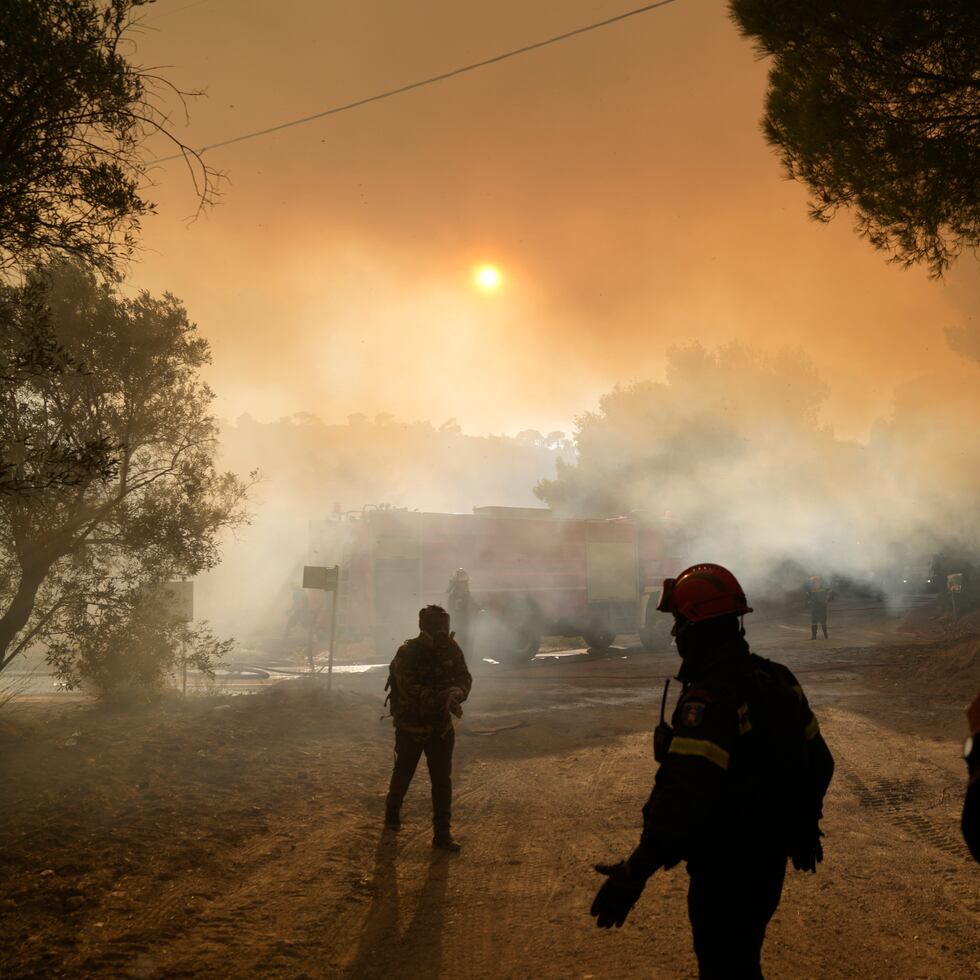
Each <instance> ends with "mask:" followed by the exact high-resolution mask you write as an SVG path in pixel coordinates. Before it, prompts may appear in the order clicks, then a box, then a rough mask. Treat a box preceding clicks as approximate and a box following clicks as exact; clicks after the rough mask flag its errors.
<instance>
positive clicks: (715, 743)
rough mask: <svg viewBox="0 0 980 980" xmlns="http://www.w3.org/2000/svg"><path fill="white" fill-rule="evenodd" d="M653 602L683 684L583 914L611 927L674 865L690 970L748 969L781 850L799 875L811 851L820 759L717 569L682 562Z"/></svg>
mask: <svg viewBox="0 0 980 980" xmlns="http://www.w3.org/2000/svg"><path fill="white" fill-rule="evenodd" d="M657 608H658V609H659V610H660V611H661V612H669V613H673V616H674V629H673V635H674V638H675V642H676V644H677V652H678V653H679V654H680V656H681V661H682V663H681V669H680V671H679V673H678V678H679V680H680V681H681V682H682V683H683V685H684V686H683V692H682V694H681V697H680V700H679V701H678V704H677V708H676V710H675V711H674V715H673V718H672V721H671V724H670V725H669V726H668V725H666V724H664V723H661V725H660V726H658V728H657V733H656V736H657V737H656V739H655V745H656V749H655V755H656V758H657V761H658V762H659V763H660V768H659V769H658V771H657V775H656V780H655V782H654V786H653V791H652V792H651V793H650V798H649V800H647V803H646V806H644V808H643V833H642V835H641V837H640V843H639V845H638V846H637V848H636V850H635V851H633V853H632V855H630V857H629V858H628V859H627V860H626V861H621V862H619V863H618V864H613V865H602V864H598V865H596V870H597V871H598V872H600V873H601V874H604V875H607V876H608V877H607V880H606V882H605V883H604V884H603V885H602V887H601V888H600V889H599V892H598V894H597V895H596V897H595V901H594V902H593V904H592V910H591V911H592V915H593V916H595V917H596V919H597V925H599V926H600V927H602V928H606V929H608V928H609V927H610V926H613V925H615V926H617V927H618V926H621V925H622V924H623V922H624V921H625V920H626V917H627V915H628V914H629V911H630V909H631V908H632V907H633V905H634V904H635V903H636V901H637V899H638V898H639V897H640V894H641V893H642V891H643V888H644V886H645V885H646V882H647V879H648V878H649V877H650V876H651V875H652V874H653V873H654V872H655V871H657V870H658V869H660V868H665V869H666V868H672V867H674V865H676V864H678V863H679V862H681V861H686V862H687V872H688V875H689V878H690V886H689V889H688V913H689V916H690V920H691V930H692V933H693V937H694V951H695V953H696V954H697V958H698V969H699V975H700V976H701V977H704V978H716V977H724V978H732V977H738V978H740V980H742V978H757V977H761V976H762V969H761V965H760V955H761V952H762V944H763V941H764V939H765V934H766V927H767V925H768V924H769V920H770V919H771V918H772V915H773V913H774V912H775V911H776V908H777V906H778V905H779V900H780V897H781V894H782V888H783V878H784V875H785V872H786V859H787V857H790V858H792V861H793V866H794V867H795V868H797V869H798V870H800V871H815V870H816V867H817V864H818V863H819V862H820V861H821V860H822V859H823V849H822V847H821V845H820V837H821V836H822V835H821V833H820V826H819V824H820V819H821V817H822V815H823V813H822V807H823V798H824V794H825V793H826V791H827V787H828V786H829V785H830V780H831V777H832V776H833V771H834V760H833V757H832V756H831V754H830V751H829V749H828V748H827V745H826V743H825V742H824V740H823V738H822V736H821V735H820V726H819V725H818V724H817V719H816V718H815V717H814V715H813V712H812V711H811V710H810V706H809V704H808V703H807V699H806V696H805V695H804V693H803V689H802V688H801V687H800V685H799V683H798V682H797V680H796V678H795V677H794V676H793V674H792V673H791V672H790V671H789V670H788V669H787V668H786V667H783V666H782V665H781V664H777V663H773V662H772V661H770V660H765V659H764V658H762V657H759V656H756V655H755V654H753V653H751V652H750V651H749V647H748V644H747V643H746V642H745V639H744V632H745V631H744V630H743V629H742V628H741V623H740V618H741V617H742V616H743V615H744V614H745V613H750V612H752V609H751V608H750V607H749V606H748V604H747V603H746V600H745V595H744V593H743V591H742V588H741V586H740V585H739V583H738V581H737V579H736V578H735V576H734V575H732V573H731V572H729V571H728V570H727V569H725V568H722V567H721V566H720V565H694V566H692V567H691V568H688V569H685V570H684V571H683V572H681V574H680V575H679V576H678V577H677V578H676V579H667V580H666V581H665V582H664V590H663V594H662V596H661V599H660V602H659V604H658V606H657Z"/></svg>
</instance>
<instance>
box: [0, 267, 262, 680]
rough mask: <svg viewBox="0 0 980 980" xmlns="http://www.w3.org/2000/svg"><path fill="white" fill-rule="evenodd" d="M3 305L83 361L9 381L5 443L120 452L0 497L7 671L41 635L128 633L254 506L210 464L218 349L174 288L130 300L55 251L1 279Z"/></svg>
mask: <svg viewBox="0 0 980 980" xmlns="http://www.w3.org/2000/svg"><path fill="white" fill-rule="evenodd" d="M0 309H3V310H4V311H6V314H7V315H8V316H12V317H13V318H14V320H15V322H20V323H25V324H26V323H28V322H30V320H31V318H32V317H33V318H40V321H41V322H42V323H43V330H42V331H40V333H41V335H42V336H46V337H47V338H48V343H49V344H50V345H51V349H53V350H57V351H60V352H63V353H62V354H60V355H59V356H60V357H63V359H64V360H65V363H68V364H70V365H75V366H77V369H72V370H62V371H58V372H47V371H45V372H40V373H37V374H35V373H31V372H24V373H22V374H21V375H19V376H17V377H15V379H14V381H13V383H10V384H6V385H3V386H0V398H2V404H0V446H2V447H3V449H4V453H5V455H7V454H9V453H10V447H15V448H16V455H17V457H18V459H19V462H18V464H17V465H18V467H19V471H18V472H19V473H23V474H43V473H45V472H47V471H48V469H49V468H50V466H51V463H50V460H51V459H52V457H53V458H54V459H55V460H57V459H59V458H60V456H59V454H60V453H62V449H61V448H59V447H69V450H72V451H73V447H83V448H84V447H90V446H96V447H111V465H109V466H107V467H102V468H100V467H89V468H83V469H80V470H79V471H78V473H77V479H76V480H75V481H74V483H73V484H72V485H65V484H59V485H56V486H52V487H45V486H43V485H41V481H37V482H38V483H39V485H38V486H36V487H35V488H34V491H33V492H32V493H30V494H28V495H24V494H7V495H5V496H0V669H2V667H4V666H6V665H7V664H8V663H9V662H10V661H11V660H12V659H13V658H14V657H15V656H16V655H17V654H18V653H19V652H20V651H21V650H23V649H25V648H26V647H27V646H28V645H30V644H31V643H36V642H39V641H42V640H47V641H51V642H57V643H60V646H59V647H58V648H59V649H61V650H62V651H64V650H65V649H66V646H65V642H64V641H65V639H66V637H73V638H75V639H76V640H79V642H80V644H81V647H80V649H82V651H83V653H82V656H83V657H84V656H86V655H85V654H84V650H85V649H93V644H95V643H96V640H95V639H93V637H95V635H96V634H97V633H98V634H99V635H101V636H102V637H103V639H104V638H105V636H107V635H122V634H121V632H120V631H121V630H122V629H123V627H122V626H121V625H120V624H121V623H124V622H128V623H130V626H132V623H133V620H132V614H133V613H134V611H136V610H137V609H138V608H140V603H141V602H142V601H143V600H142V599H141V597H142V596H144V595H145V594H146V593H147V591H148V590H149V591H152V589H153V588H154V587H155V586H156V585H158V584H159V583H160V582H162V581H163V580H165V579H168V578H171V577H173V576H177V575H187V576H191V575H195V574H197V573H199V572H201V571H203V570H205V569H208V568H211V567H213V566H214V565H215V564H216V563H217V561H218V539H219V535H220V532H221V531H222V529H224V528H227V527H234V526H237V525H239V524H241V523H242V522H243V521H244V520H245V517H246V515H245V511H244V506H245V496H246V491H247V486H246V485H245V484H244V483H243V482H242V481H241V480H239V479H238V478H237V477H235V476H234V475H233V474H231V473H222V472H219V471H218V469H217V467H216V465H215V456H216V452H217V430H216V424H215V420H214V418H213V417H212V416H211V414H210V411H209V407H210V403H211V401H212V398H213V395H212V392H211V391H210V389H209V388H208V387H207V385H206V384H205V383H204V382H203V381H202V380H201V377H200V371H201V369H202V368H203V367H204V366H205V365H206V364H207V363H208V362H209V359H210V352H209V348H208V344H207V342H206V341H205V340H204V339H203V338H202V337H201V336H200V335H199V334H198V333H197V330H196V327H195V326H194V324H192V323H191V322H190V321H189V320H188V317H187V313H186V311H185V310H184V308H183V307H182V306H181V304H180V303H179V302H178V301H177V300H176V299H175V298H174V297H173V296H170V295H169V294H168V295H165V296H164V297H162V298H155V297H152V296H150V295H149V294H148V293H145V292H143V293H141V294H140V295H139V296H138V297H137V298H135V299H132V300H126V299H122V298H120V296H119V295H118V294H117V293H116V291H115V289H114V288H113V286H112V285H111V284H108V283H106V282H105V281H102V280H99V279H97V278H96V276H95V274H94V273H93V272H92V271H91V270H89V269H87V268H85V267H83V266H81V265H78V264H74V263H69V262H60V263H55V264H54V265H52V266H49V267H47V268H45V269H43V270H41V271H37V272H34V273H32V274H31V275H30V276H29V277H28V279H27V280H26V281H25V282H24V283H23V284H21V285H17V286H14V285H3V286H0ZM52 447H55V448H54V449H52ZM66 451H68V450H66ZM85 624H87V625H85ZM100 630H101V633H100ZM113 631H115V634H114V633H113ZM99 642H102V640H100V641H99ZM105 642H108V641H107V640H106V641H105ZM86 644H88V646H87V647H86ZM93 656H94V654H93ZM59 658H60V659H59V660H58V663H59V664H61V665H63V664H64V662H65V661H64V656H63V655H61V654H59ZM96 659H98V658H96Z"/></svg>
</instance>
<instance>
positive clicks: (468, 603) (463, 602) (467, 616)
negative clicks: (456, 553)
mask: <svg viewBox="0 0 980 980" xmlns="http://www.w3.org/2000/svg"><path fill="white" fill-rule="evenodd" d="M446 606H447V607H448V610H449V617H450V619H451V620H452V623H453V631H454V633H455V634H456V636H458V637H459V641H458V642H459V645H460V646H461V647H462V648H463V649H464V650H467V651H469V653H470V655H471V656H472V654H473V620H474V619H475V617H476V616H477V614H478V613H479V612H480V605H479V603H478V602H477V601H476V599H474V598H473V594H472V593H471V592H470V577H469V575H468V574H467V571H466V569H465V568H457V569H456V571H455V572H453V577H452V578H451V579H450V580H449V588H448V589H447V590H446Z"/></svg>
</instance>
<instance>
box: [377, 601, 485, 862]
mask: <svg viewBox="0 0 980 980" xmlns="http://www.w3.org/2000/svg"><path fill="white" fill-rule="evenodd" d="M388 684H389V687H390V694H389V698H390V702H391V715H392V721H393V723H394V726H395V766H394V770H393V771H392V774H391V782H390V784H389V786H388V797H387V799H386V801H385V826H387V827H389V828H390V829H392V830H398V829H399V828H400V827H401V805H402V800H404V798H405V794H406V792H408V787H409V784H410V783H411V781H412V776H414V775H415V769H416V767H417V766H418V764H419V759H420V758H421V757H422V755H423V754H424V755H425V761H426V764H427V766H428V769H429V778H430V780H431V783H432V827H433V835H432V846H433V847H439V848H442V849H443V850H446V851H458V850H459V844H457V843H456V841H455V840H453V835H452V832H451V830H450V824H451V820H452V796H453V786H452V768H453V746H454V745H455V742H456V735H455V732H454V730H453V716H455V717H457V718H459V717H461V716H462V714H463V709H462V707H460V706H461V704H462V703H463V702H464V701H465V700H466V698H467V697H468V696H469V693H470V688H471V686H472V684H473V680H472V678H471V677H470V672H469V670H467V668H466V660H465V659H464V657H463V651H462V650H461V649H460V648H459V645H458V644H457V643H456V641H455V639H454V637H453V634H452V633H450V632H449V614H448V613H447V612H446V610H445V609H443V608H442V607H441V606H426V607H425V608H424V609H421V610H419V635H418V636H417V637H414V638H413V639H411V640H406V641H405V642H404V643H403V644H402V645H401V646H400V647H399V648H398V652H397V653H396V654H395V659H394V660H392V662H391V668H390V672H389V675H388Z"/></svg>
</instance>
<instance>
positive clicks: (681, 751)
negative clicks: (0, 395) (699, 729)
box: [669, 735, 731, 769]
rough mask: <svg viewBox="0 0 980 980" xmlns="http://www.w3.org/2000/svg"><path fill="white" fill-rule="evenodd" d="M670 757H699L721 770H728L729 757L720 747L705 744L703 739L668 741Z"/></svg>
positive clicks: (713, 744)
mask: <svg viewBox="0 0 980 980" xmlns="http://www.w3.org/2000/svg"><path fill="white" fill-rule="evenodd" d="M669 754H670V755H699V756H701V758H702V759H707V760H708V761H709V762H713V763H714V764H715V765H716V766H718V767H719V768H721V769H728V763H729V760H730V758H731V756H730V755H729V754H728V752H726V751H725V750H724V749H723V748H722V747H721V746H720V745H715V743H714V742H706V741H705V740H704V739H703V738H678V737H677V736H676V735H675V736H674V737H673V738H672V739H671V740H670V752H669Z"/></svg>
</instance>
